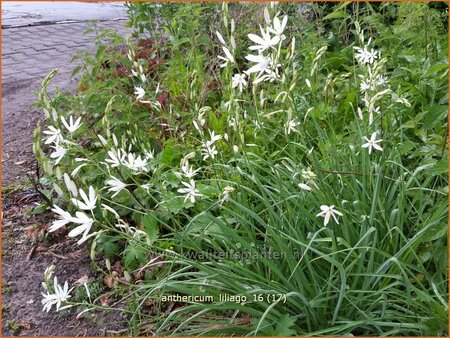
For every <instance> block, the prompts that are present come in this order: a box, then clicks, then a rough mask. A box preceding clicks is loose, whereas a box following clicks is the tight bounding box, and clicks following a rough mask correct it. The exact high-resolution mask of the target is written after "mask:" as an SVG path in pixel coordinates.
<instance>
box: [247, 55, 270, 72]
mask: <svg viewBox="0 0 450 338" xmlns="http://www.w3.org/2000/svg"><path fill="white" fill-rule="evenodd" d="M245 58H246V59H247V60H248V61H250V62H256V65H254V66H252V67H250V68H249V69H247V70H246V71H245V73H246V74H251V73H262V72H264V71H266V70H267V67H268V66H269V64H270V63H271V59H270V58H269V57H265V56H263V55H247V56H246V57H245Z"/></svg>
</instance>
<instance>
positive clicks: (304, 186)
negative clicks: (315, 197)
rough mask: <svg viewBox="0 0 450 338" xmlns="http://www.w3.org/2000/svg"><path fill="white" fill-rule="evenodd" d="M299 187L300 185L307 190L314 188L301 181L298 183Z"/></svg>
mask: <svg viewBox="0 0 450 338" xmlns="http://www.w3.org/2000/svg"><path fill="white" fill-rule="evenodd" d="M298 187H299V188H300V189H303V190H307V191H311V190H312V188H311V187H310V186H309V185H307V184H304V183H299V184H298Z"/></svg>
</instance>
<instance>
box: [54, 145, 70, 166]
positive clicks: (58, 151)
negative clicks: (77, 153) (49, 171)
mask: <svg viewBox="0 0 450 338" xmlns="http://www.w3.org/2000/svg"><path fill="white" fill-rule="evenodd" d="M52 148H53V149H55V151H54V152H53V153H51V154H50V158H53V159H56V161H55V165H57V164H58V163H59V162H60V161H61V160H62V158H63V157H64V155H65V154H66V152H67V149H65V148H63V147H60V146H59V145H56V147H52Z"/></svg>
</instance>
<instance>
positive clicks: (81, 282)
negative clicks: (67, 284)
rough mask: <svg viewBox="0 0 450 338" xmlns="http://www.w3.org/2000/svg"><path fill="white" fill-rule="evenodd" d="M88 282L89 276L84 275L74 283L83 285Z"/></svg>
mask: <svg viewBox="0 0 450 338" xmlns="http://www.w3.org/2000/svg"><path fill="white" fill-rule="evenodd" d="M88 282H89V276H88V275H84V276H82V277H80V278H79V279H78V280H77V281H76V282H75V283H73V284H75V285H83V284H87V283H88Z"/></svg>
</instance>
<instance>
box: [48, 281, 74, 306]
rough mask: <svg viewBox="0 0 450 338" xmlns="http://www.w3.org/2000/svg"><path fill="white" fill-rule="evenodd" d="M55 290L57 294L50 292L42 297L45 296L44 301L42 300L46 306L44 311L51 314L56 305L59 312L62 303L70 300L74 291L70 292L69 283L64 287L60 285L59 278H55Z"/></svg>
mask: <svg viewBox="0 0 450 338" xmlns="http://www.w3.org/2000/svg"><path fill="white" fill-rule="evenodd" d="M53 288H54V292H55V293H49V292H48V291H47V294H44V293H42V296H44V299H42V304H43V305H44V308H43V309H42V311H47V312H49V311H50V310H51V308H52V306H53V305H56V311H59V308H60V307H61V303H62V302H65V301H67V299H69V298H70V295H69V294H70V291H72V289H70V290H69V284H67V281H66V282H65V283H64V287H61V286H60V285H59V284H58V279H57V277H56V276H55V278H54V282H53Z"/></svg>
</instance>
